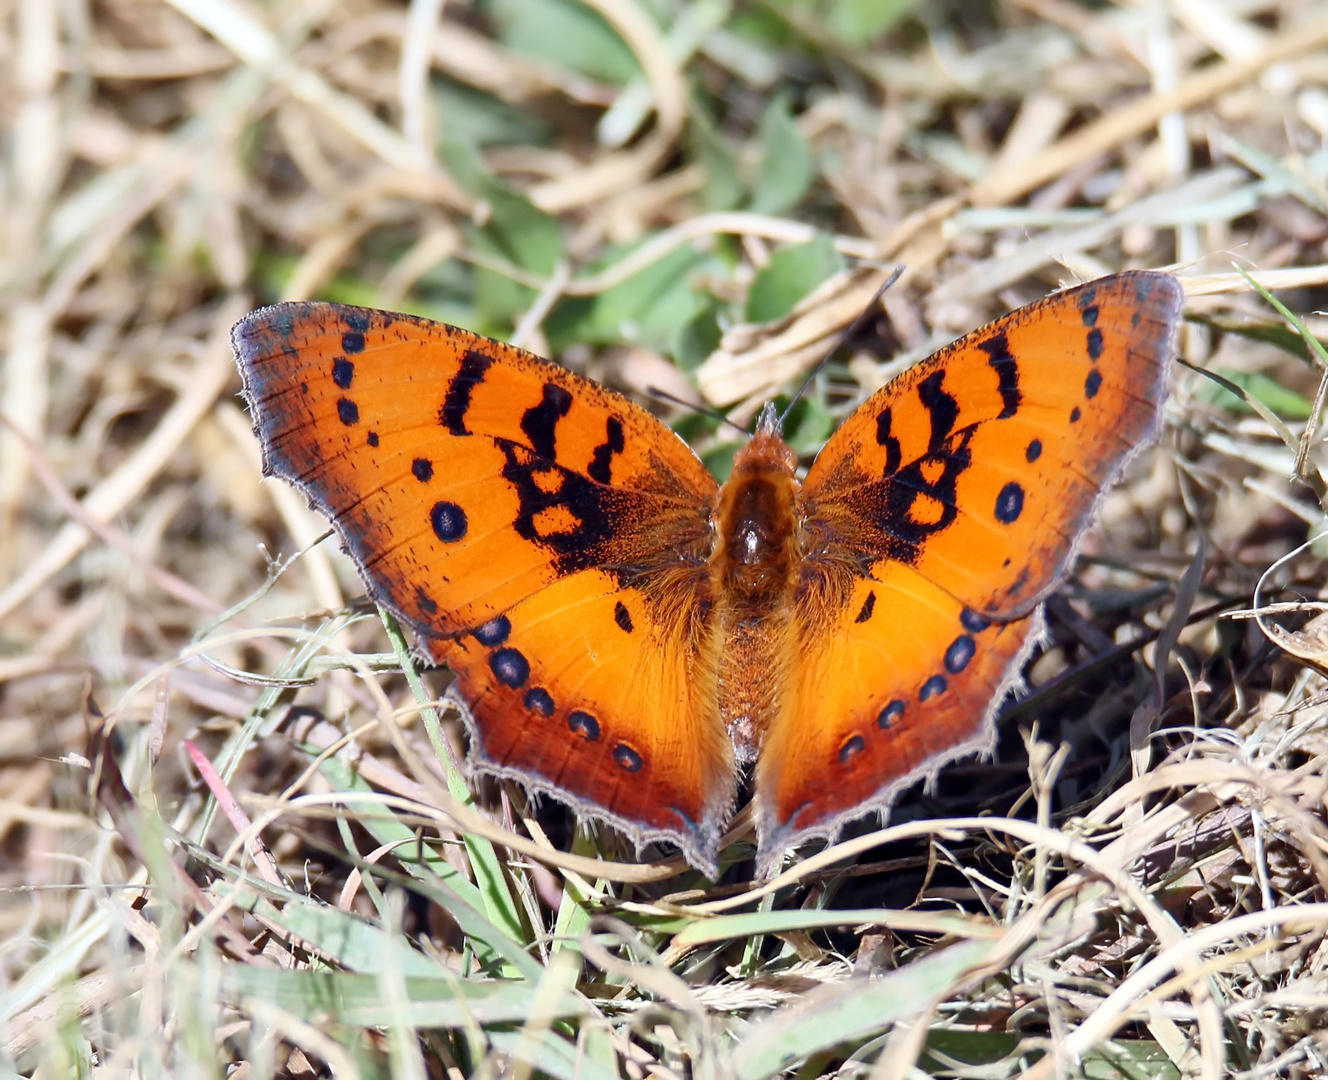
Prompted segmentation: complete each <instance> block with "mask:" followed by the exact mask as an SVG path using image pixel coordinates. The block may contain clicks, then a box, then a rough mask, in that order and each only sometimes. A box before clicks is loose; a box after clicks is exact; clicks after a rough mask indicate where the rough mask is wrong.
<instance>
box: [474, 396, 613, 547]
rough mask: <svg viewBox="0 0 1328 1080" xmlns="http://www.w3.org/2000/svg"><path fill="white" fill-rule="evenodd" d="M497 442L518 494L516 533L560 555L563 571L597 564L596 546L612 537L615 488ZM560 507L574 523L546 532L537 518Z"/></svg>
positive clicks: (505, 476)
mask: <svg viewBox="0 0 1328 1080" xmlns="http://www.w3.org/2000/svg"><path fill="white" fill-rule="evenodd" d="M527 415H529V414H527ZM496 441H497V444H498V446H499V447H500V448H501V449H502V451H503V454H504V455H505V456H506V458H507V461H506V464H504V466H503V471H502V475H503V479H504V480H506V481H507V482H508V483H509V484H511V485H512V488H513V490H515V492H516V495H517V516H516V519H515V520H514V521H513V523H512V524H513V527H514V528H515V529H516V531H517V534H518V535H519V536H521V538H522V539H524V540H529V541H531V542H532V543H536V544H540V545H542V546H543V547H545V548H547V549H548V550H550V551H552V552H553V553H554V554H555V555H557V556H558V557H559V561H558V567H559V569H560V570H561V571H562V572H564V573H571V572H573V571H575V570H582V569H585V568H586V567H587V566H590V565H592V564H593V563H594V561H595V557H596V550H597V545H599V544H602V543H604V542H605V541H607V540H609V539H610V538H611V537H612V536H613V531H614V530H613V521H612V514H611V507H612V504H613V495H612V489H610V488H606V487H604V486H602V485H600V484H596V483H595V482H594V481H592V480H590V479H589V478H587V477H586V476H584V475H582V474H581V473H577V472H572V471H571V470H569V469H564V468H563V467H562V466H560V465H558V464H556V463H554V462H551V461H548V460H543V459H541V458H538V457H534V456H532V455H531V453H530V451H528V450H527V449H526V448H525V447H523V446H520V445H519V444H516V443H512V442H508V441H507V440H505V439H499V440H496ZM553 476H556V477H557V486H556V487H555V486H553V484H551V483H550V479H551V477H553ZM559 507H560V508H562V509H564V510H566V511H567V513H568V515H570V517H571V523H570V524H569V525H568V526H567V527H566V528H565V529H563V530H562V531H561V532H549V531H548V530H547V528H546V529H545V530H544V531H542V532H541V531H540V529H539V528H538V527H537V526H536V520H537V519H538V518H539V516H540V515H541V514H542V513H544V512H545V511H547V510H552V509H554V508H559Z"/></svg>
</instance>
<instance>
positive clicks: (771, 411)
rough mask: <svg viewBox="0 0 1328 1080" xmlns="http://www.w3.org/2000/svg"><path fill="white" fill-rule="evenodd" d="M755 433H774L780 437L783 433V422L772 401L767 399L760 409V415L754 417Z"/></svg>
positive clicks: (760, 434) (758, 434)
mask: <svg viewBox="0 0 1328 1080" xmlns="http://www.w3.org/2000/svg"><path fill="white" fill-rule="evenodd" d="M756 434H757V436H758V437H759V436H762V435H774V436H775V437H776V438H780V437H782V436H783V434H784V422H783V419H782V418H781V417H780V415H779V412H778V410H777V409H776V408H775V403H774V402H773V401H767V402H766V403H765V405H764V406H763V407H762V409H761V415H760V416H758V417H757V418H756Z"/></svg>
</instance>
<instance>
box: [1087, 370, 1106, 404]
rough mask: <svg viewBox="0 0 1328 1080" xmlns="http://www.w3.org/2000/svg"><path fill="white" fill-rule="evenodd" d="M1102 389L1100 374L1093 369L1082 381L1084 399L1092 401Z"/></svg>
mask: <svg viewBox="0 0 1328 1080" xmlns="http://www.w3.org/2000/svg"><path fill="white" fill-rule="evenodd" d="M1101 389H1102V372H1100V371H1098V369H1097V368H1094V369H1093V370H1092V371H1090V372H1089V373H1088V378H1086V379H1085V380H1084V397H1086V398H1088V399H1090V400H1091V399H1093V398H1095V397H1097V392H1098V391H1099V390H1101Z"/></svg>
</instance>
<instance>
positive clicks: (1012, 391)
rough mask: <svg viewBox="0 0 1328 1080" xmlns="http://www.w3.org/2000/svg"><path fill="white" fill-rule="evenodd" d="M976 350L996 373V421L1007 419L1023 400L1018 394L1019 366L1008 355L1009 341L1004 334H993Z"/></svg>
mask: <svg viewBox="0 0 1328 1080" xmlns="http://www.w3.org/2000/svg"><path fill="white" fill-rule="evenodd" d="M978 348H979V349H981V350H982V351H983V352H984V353H986V354H987V363H989V364H990V365H991V366H992V367H993V368H994V369H995V371H996V379H997V388H998V389H999V391H1000V395H1001V411H1000V414H999V415H998V416H997V417H996V419H997V420H1006V419H1009V418H1010V417H1011V416H1013V415H1014V414H1015V413H1017V412H1018V411H1019V403H1020V401H1022V400H1023V395H1022V394H1021V393H1020V392H1019V365H1018V364H1016V363H1015V359H1014V356H1013V355H1011V353H1010V340H1009V338H1007V337H1006V336H1005V335H1004V334H993V335H992V336H991V337H989V338H988V339H987V340H986V341H979V342H978Z"/></svg>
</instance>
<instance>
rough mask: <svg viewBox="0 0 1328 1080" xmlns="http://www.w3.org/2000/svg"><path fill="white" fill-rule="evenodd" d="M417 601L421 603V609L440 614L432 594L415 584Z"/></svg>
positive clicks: (427, 612) (425, 611) (431, 613)
mask: <svg viewBox="0 0 1328 1080" xmlns="http://www.w3.org/2000/svg"><path fill="white" fill-rule="evenodd" d="M415 603H416V604H418V605H419V607H420V610H421V611H423V612H424V613H425V614H427V615H437V614H438V604H437V602H436V601H435V600H434V598H433V597H432V596H430V595H429V594H428V593H427V592H425V591H424V590H423V589H422V588H420V587H419V586H418V585H416V586H415Z"/></svg>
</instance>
